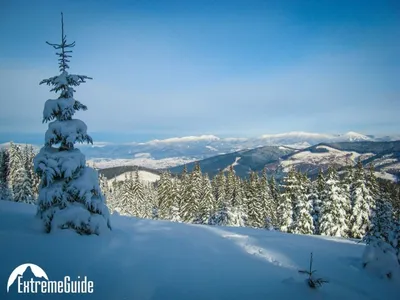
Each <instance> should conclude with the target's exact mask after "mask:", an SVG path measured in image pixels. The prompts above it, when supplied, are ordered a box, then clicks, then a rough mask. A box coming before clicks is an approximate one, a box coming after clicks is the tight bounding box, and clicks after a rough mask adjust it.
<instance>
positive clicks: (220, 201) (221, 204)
mask: <svg viewBox="0 0 400 300" xmlns="http://www.w3.org/2000/svg"><path fill="white" fill-rule="evenodd" d="M211 186H212V190H213V195H214V199H215V212H214V214H213V215H212V216H211V219H210V220H209V224H210V225H219V222H220V221H221V215H225V213H224V212H225V211H226V209H227V208H226V207H227V203H226V202H225V198H226V195H225V193H226V188H225V186H226V176H225V173H224V172H223V171H221V170H220V171H219V172H218V174H217V175H215V176H214V178H213V180H212V181H211Z"/></svg>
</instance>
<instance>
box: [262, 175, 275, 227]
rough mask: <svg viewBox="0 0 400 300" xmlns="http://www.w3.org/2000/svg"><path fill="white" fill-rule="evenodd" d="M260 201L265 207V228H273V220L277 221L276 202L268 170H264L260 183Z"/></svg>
mask: <svg viewBox="0 0 400 300" xmlns="http://www.w3.org/2000/svg"><path fill="white" fill-rule="evenodd" d="M259 189H260V200H261V203H262V207H263V219H264V226H263V227H265V228H267V229H272V228H273V220H275V219H276V216H275V213H276V210H275V208H274V201H273V198H272V195H271V190H270V187H269V182H268V177H267V169H266V168H264V169H263V172H262V174H261V178H260V181H259Z"/></svg>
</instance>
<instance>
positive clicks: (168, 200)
mask: <svg viewBox="0 0 400 300" xmlns="http://www.w3.org/2000/svg"><path fill="white" fill-rule="evenodd" d="M157 202H158V205H157V206H158V217H159V218H161V219H164V220H169V219H171V215H172V214H171V208H172V204H173V202H174V187H173V185H172V180H171V174H170V173H169V172H163V173H162V174H161V177H160V181H159V183H158V186H157Z"/></svg>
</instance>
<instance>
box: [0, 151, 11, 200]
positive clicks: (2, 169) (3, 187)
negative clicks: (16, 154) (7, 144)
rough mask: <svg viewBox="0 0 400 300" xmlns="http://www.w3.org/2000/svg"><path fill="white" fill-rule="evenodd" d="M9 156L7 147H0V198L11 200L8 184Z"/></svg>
mask: <svg viewBox="0 0 400 300" xmlns="http://www.w3.org/2000/svg"><path fill="white" fill-rule="evenodd" d="M8 167H9V156H8V151H7V150H6V149H0V200H11V191H10V189H9V186H8Z"/></svg>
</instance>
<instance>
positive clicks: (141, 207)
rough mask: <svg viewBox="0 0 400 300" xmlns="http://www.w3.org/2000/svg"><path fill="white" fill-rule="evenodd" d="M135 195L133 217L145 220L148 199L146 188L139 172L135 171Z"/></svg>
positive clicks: (133, 187)
mask: <svg viewBox="0 0 400 300" xmlns="http://www.w3.org/2000/svg"><path fill="white" fill-rule="evenodd" d="M132 194H133V215H134V216H136V217H139V218H145V217H146V215H147V211H146V210H147V206H146V198H145V194H144V187H143V184H142V182H141V181H140V177H139V170H137V169H136V170H135V178H134V180H133V185H132Z"/></svg>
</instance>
